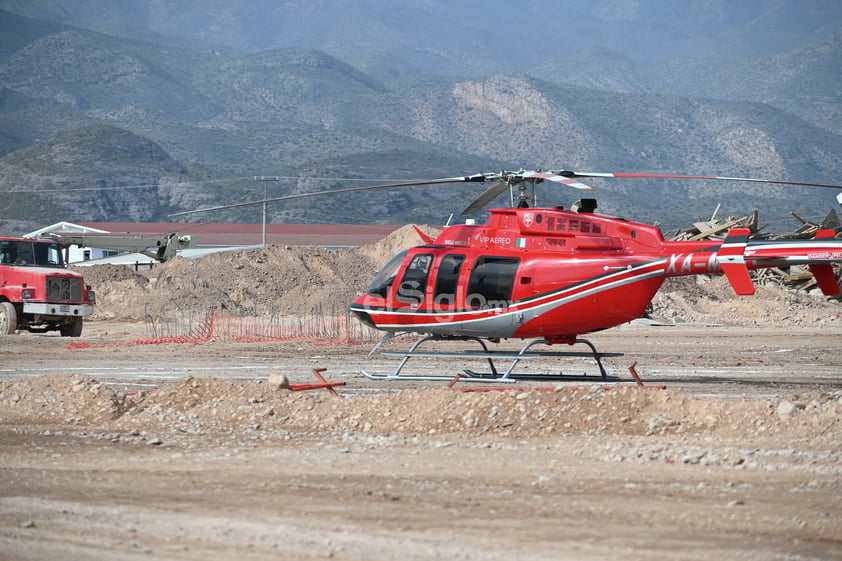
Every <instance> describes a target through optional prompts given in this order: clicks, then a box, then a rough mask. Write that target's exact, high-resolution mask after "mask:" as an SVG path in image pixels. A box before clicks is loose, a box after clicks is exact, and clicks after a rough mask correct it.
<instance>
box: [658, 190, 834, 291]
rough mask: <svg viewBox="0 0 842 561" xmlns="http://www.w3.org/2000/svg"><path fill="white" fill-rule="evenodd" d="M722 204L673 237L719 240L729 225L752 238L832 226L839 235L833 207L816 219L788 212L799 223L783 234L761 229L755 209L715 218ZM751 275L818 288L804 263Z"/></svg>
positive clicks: (804, 234)
mask: <svg viewBox="0 0 842 561" xmlns="http://www.w3.org/2000/svg"><path fill="white" fill-rule="evenodd" d="M720 207H721V205H717V207H716V209H715V210H714V211H713V214H712V215H711V217H710V218H709V219H708V220H700V221H698V222H695V223H694V224H693V226H692V227H691V228H688V229H686V230H681V231H679V232H677V233H676V234H675V235H674V236H673V237H672V238H670V239H672V240H675V241H698V240H722V239H724V238H725V236H726V235H727V234H728V231H729V230H731V228H748V229H750V230H751V232H752V237H753V238H754V239H808V238H812V237H814V236H815V235H816V233H817V232H818V231H819V230H834V231H836V236H837V237H842V223H840V221H839V217H838V215H837V214H836V210H835V209H831V210H830V212H828V213H827V215H826V216H825V217H824V219H822V220H821V222H818V223H815V222H810V221H808V220H804V219H803V218H801V217H800V216H798V215H797V214H795V213H794V212H792V213H790V214H792V216H793V217H794V218H795V219H796V220H798V221H799V222H800V223H801V226H799V228H798V229H797V230H795V231H793V232H789V233H786V234H772V233H768V232H764V230H765V228H766V226H758V214H757V211H756V210H755V211H754V212H753V213H751V214H750V215H747V216H741V217H735V216H729V217H727V218H718V216H717V215H718V214H719V211H720ZM834 268H835V269H836V275H837V278H840V279H842V267H839V266H834ZM752 276H753V277H754V279H755V282H756V283H757V284H758V285H761V286H762V285H768V284H772V285H777V286H782V287H786V288H789V289H792V290H803V291H810V290H813V289H816V288H817V285H816V280H815V279H814V278H813V275H812V273H810V271H809V269H807V268H806V267H773V268H769V269H760V270H758V271H752Z"/></svg>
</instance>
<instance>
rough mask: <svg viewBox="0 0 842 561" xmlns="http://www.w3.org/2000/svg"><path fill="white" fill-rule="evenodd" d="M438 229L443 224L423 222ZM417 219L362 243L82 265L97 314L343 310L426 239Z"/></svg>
mask: <svg viewBox="0 0 842 561" xmlns="http://www.w3.org/2000/svg"><path fill="white" fill-rule="evenodd" d="M422 230H424V231H425V232H427V233H429V234H434V233H435V230H434V229H432V228H429V227H422ZM420 243H421V239H420V238H419V236H418V234H417V232H416V231H415V229H414V228H413V227H412V226H405V227H403V228H400V229H398V230H396V231H395V232H393V233H392V234H390V235H389V236H387V237H386V238H384V239H383V240H381V241H379V242H378V243H375V244H370V245H367V246H362V247H359V248H354V249H344V250H338V251H337V250H328V249H324V248H320V247H290V246H281V245H272V246H267V247H265V248H258V249H249V250H241V251H232V252H222V253H214V254H211V255H208V256H206V257H203V258H200V259H183V258H176V259H173V260H171V261H168V262H166V263H163V264H161V265H160V266H159V267H157V268H155V269H153V270H151V271H141V272H135V271H132V270H131V268H129V267H119V266H114V265H95V266H91V267H84V268H79V269H78V270H79V272H81V273H82V274H84V275H85V278H86V281H87V282H88V284H90V285H92V286H93V287H94V289H95V290H96V291H97V300H98V302H97V309H96V313H95V315H94V319H115V318H119V319H145V318H149V317H153V318H155V317H161V316H167V315H170V314H172V313H173V312H176V311H178V312H185V311H189V312H196V313H204V312H207V311H209V310H214V309H217V310H227V311H230V312H232V313H237V314H242V315H251V316H253V315H279V314H280V315H299V314H304V315H306V314H313V313H323V314H325V315H336V316H342V315H344V314H345V313H346V312H347V306H348V304H349V303H350V302H351V301H352V300H353V299H354V298H355V297H356V296H357V295H358V294H360V293H361V292H363V291H364V290H365V289H366V287H367V286H368V283H369V282H370V281H371V279H372V278H373V277H374V275H375V274H376V273H377V271H378V270H379V269H380V268H381V267H382V266H383V265H384V264H385V263H386V261H388V260H389V259H390V258H391V257H392V256H394V255H395V254H397V253H398V252H399V251H401V250H403V249H405V248H407V247H412V246H416V245H419V244H420Z"/></svg>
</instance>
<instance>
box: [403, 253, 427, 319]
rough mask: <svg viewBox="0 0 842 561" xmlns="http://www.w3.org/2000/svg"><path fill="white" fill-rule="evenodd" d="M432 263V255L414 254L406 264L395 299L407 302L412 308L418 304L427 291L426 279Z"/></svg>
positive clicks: (422, 300)
mask: <svg viewBox="0 0 842 561" xmlns="http://www.w3.org/2000/svg"><path fill="white" fill-rule="evenodd" d="M432 264H433V256H432V255H431V254H429V253H421V254H419V255H416V256H414V257H413V258H412V261H410V262H409V265H407V266H406V271H405V272H404V274H403V279H401V282H400V284H398V289H397V293H396V294H395V300H397V301H398V302H403V303H405V304H409V305H410V307H412V308H417V307H418V306H420V305H421V303H422V302H424V298H425V296H426V293H427V280H428V278H429V276H430V265H432Z"/></svg>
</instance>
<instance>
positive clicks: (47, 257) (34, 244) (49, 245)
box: [0, 240, 64, 268]
mask: <svg viewBox="0 0 842 561" xmlns="http://www.w3.org/2000/svg"><path fill="white" fill-rule="evenodd" d="M61 249H62V248H61V244H58V243H54V242H41V241H34V240H32V241H30V240H0V264H2V265H23V266H32V267H62V268H63V267H64V258H63V256H62V251H61Z"/></svg>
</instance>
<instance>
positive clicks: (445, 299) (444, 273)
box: [434, 254, 465, 306]
mask: <svg viewBox="0 0 842 561" xmlns="http://www.w3.org/2000/svg"><path fill="white" fill-rule="evenodd" d="M464 263H465V256H464V255H458V254H453V255H445V256H444V257H442V259H441V264H440V265H439V275H438V278H437V279H436V293H435V296H434V302H435V303H436V304H437V305H442V306H452V305H454V304H455V303H456V287H457V286H458V284H459V273H460V272H461V271H462V265H463V264H464Z"/></svg>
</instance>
